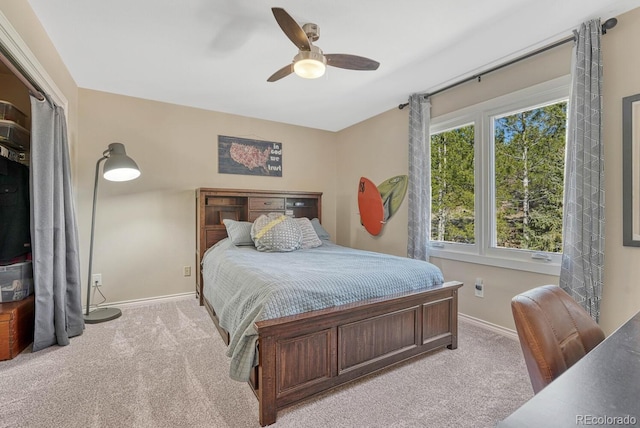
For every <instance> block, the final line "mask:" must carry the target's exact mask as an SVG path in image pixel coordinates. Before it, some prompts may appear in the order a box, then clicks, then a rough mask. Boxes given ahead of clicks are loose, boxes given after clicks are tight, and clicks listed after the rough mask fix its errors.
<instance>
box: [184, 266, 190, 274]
mask: <svg viewBox="0 0 640 428" xmlns="http://www.w3.org/2000/svg"><path fill="white" fill-rule="evenodd" d="M184 276H191V266H185V267H184Z"/></svg>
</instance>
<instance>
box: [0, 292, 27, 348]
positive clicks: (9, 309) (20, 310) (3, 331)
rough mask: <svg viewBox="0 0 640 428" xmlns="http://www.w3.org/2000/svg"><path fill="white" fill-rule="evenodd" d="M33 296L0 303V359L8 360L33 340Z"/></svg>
mask: <svg viewBox="0 0 640 428" xmlns="http://www.w3.org/2000/svg"><path fill="white" fill-rule="evenodd" d="M34 308H35V297H34V296H29V297H28V298H26V299H24V300H20V301H19V302H10V303H0V361H2V360H8V359H11V358H13V357H15V356H16V355H18V354H19V353H20V352H22V351H23V350H24V348H26V347H27V346H29V344H30V343H31V342H33V322H34V321H33V320H34Z"/></svg>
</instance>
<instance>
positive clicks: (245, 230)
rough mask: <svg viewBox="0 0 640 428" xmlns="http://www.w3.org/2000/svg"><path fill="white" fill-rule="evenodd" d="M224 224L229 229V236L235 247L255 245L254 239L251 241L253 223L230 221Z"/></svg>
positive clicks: (227, 220) (226, 220)
mask: <svg viewBox="0 0 640 428" xmlns="http://www.w3.org/2000/svg"><path fill="white" fill-rule="evenodd" d="M222 223H224V227H226V228H227V235H229V239H230V240H231V242H232V243H233V244H234V245H238V246H239V245H253V239H251V226H253V223H249V222H248V221H236V220H229V219H224V220H222Z"/></svg>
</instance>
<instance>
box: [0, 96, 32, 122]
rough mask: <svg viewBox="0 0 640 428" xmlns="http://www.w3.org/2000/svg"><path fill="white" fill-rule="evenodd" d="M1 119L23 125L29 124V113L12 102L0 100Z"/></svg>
mask: <svg viewBox="0 0 640 428" xmlns="http://www.w3.org/2000/svg"><path fill="white" fill-rule="evenodd" d="M0 120H10V121H12V122H15V123H17V124H18V125H20V126H22V127H26V126H27V115H26V114H24V113H23V112H21V111H20V110H19V109H18V107H16V106H14V105H13V104H11V103H10V102H7V101H2V100H0Z"/></svg>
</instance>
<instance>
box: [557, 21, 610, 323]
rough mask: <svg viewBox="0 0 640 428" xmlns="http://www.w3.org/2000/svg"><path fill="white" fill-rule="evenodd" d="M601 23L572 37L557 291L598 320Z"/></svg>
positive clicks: (601, 261)
mask: <svg viewBox="0 0 640 428" xmlns="http://www.w3.org/2000/svg"><path fill="white" fill-rule="evenodd" d="M600 32H601V25H600V20H599V19H596V20H592V21H589V22H586V23H584V24H582V25H581V26H580V30H579V31H577V32H576V44H575V47H574V59H573V70H572V73H573V85H572V92H571V100H570V102H569V106H570V114H569V124H568V128H569V129H568V138H567V164H566V180H565V190H564V198H565V199H564V219H563V222H564V228H563V229H564V236H563V250H562V251H563V254H562V267H561V270H560V287H562V289H564V290H565V291H567V292H568V293H569V294H570V295H571V296H572V297H573V298H574V299H575V300H576V301H577V302H578V303H580V304H582V306H583V307H584V308H585V309H586V310H587V312H589V313H590V314H591V317H592V318H593V319H594V320H595V321H596V322H597V321H598V320H599V318H600V299H601V297H602V275H603V267H604V149H603V144H602V93H601V88H602V61H601V57H600V36H601V33H600Z"/></svg>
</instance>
